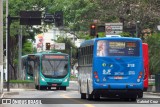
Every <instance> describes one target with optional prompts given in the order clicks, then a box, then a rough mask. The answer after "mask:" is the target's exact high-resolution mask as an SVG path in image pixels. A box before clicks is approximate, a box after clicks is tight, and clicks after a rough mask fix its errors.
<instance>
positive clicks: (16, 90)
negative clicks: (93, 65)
mask: <svg viewBox="0 0 160 107" xmlns="http://www.w3.org/2000/svg"><path fill="white" fill-rule="evenodd" d="M27 90H28V91H34V90H36V89H10V91H9V92H8V91H7V89H3V93H0V98H3V97H4V95H18V94H19V92H20V91H27Z"/></svg>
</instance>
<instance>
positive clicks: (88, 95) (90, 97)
mask: <svg viewBox="0 0 160 107" xmlns="http://www.w3.org/2000/svg"><path fill="white" fill-rule="evenodd" d="M86 98H87V100H92V99H93V94H89V86H88V83H87V94H86Z"/></svg>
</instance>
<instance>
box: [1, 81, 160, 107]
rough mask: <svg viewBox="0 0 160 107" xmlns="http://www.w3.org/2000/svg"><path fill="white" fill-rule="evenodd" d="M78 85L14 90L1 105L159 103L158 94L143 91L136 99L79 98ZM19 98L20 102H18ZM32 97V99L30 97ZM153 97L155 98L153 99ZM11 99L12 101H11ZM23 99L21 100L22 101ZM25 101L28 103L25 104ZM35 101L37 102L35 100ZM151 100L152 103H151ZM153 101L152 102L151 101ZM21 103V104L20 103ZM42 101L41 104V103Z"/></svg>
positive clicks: (52, 106)
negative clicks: (64, 89) (7, 101)
mask: <svg viewBox="0 0 160 107" xmlns="http://www.w3.org/2000/svg"><path fill="white" fill-rule="evenodd" d="M77 90H78V86H77V83H75V82H73V83H71V84H70V87H68V88H67V90H66V91H63V90H55V89H51V90H21V89H17V90H14V91H15V92H18V93H16V94H5V95H4V97H3V98H13V99H14V103H15V104H13V105H11V104H3V105H1V107H28V106H29V107H32V106H33V107H65V106H67V107H75V106H76V107H96V106H98V107H106V106H107V107H117V106H118V107H128V106H129V107H132V106H134V107H159V106H160V103H159V104H152V103H156V101H157V100H159V101H160V96H159V95H153V94H149V93H144V97H143V99H138V100H137V101H125V100H120V99H108V98H102V99H100V100H99V101H95V100H93V101H88V100H83V99H80V94H79V92H78V91H77ZM16 98H20V100H21V102H18V100H19V99H16ZM31 98H33V99H31ZM154 98H155V99H154ZM13 99H12V101H13ZM142 100H143V101H146V100H149V103H147V102H146V104H141V102H140V101H142ZM22 101H23V102H22ZM25 101H26V102H27V103H28V104H26V103H25ZM36 101H37V102H36ZM151 101H152V103H151ZM153 101H154V102H153ZM21 103H22V104H23V106H22V105H21ZM31 103H38V105H34V104H31ZM41 103H42V104H41Z"/></svg>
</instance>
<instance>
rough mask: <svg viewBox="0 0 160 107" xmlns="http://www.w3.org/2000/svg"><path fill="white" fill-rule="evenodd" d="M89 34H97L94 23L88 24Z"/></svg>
mask: <svg viewBox="0 0 160 107" xmlns="http://www.w3.org/2000/svg"><path fill="white" fill-rule="evenodd" d="M90 36H97V31H96V24H91V25H90Z"/></svg>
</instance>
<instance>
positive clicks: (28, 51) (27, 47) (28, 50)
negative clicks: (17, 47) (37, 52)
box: [22, 41, 33, 55]
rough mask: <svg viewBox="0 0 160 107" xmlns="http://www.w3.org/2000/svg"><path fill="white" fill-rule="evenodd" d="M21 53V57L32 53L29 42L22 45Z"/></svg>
mask: <svg viewBox="0 0 160 107" xmlns="http://www.w3.org/2000/svg"><path fill="white" fill-rule="evenodd" d="M22 53H23V55H25V54H31V53H33V47H32V43H31V42H30V41H26V42H25V43H24V46H23V49H22Z"/></svg>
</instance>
